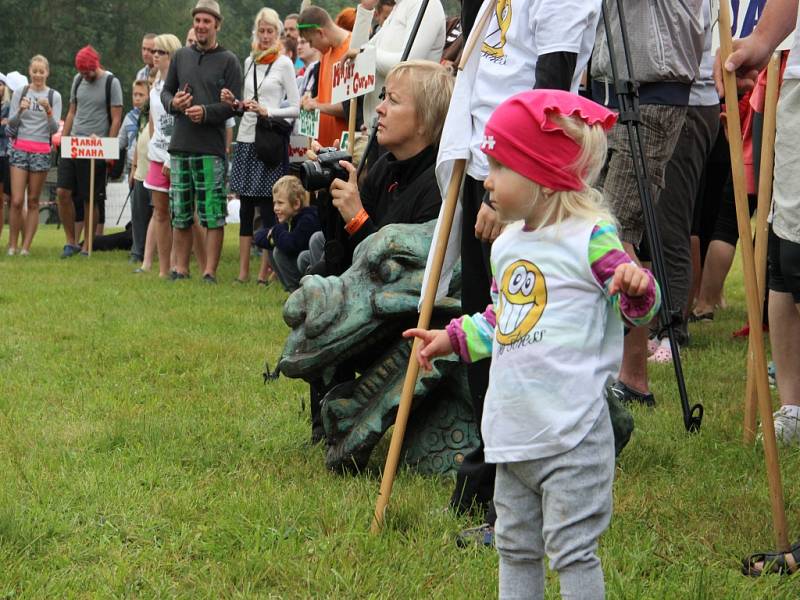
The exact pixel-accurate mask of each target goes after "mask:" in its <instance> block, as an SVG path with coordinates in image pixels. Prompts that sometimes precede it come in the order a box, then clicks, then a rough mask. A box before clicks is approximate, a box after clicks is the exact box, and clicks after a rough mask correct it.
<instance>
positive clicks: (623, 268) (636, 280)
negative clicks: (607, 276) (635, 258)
mask: <svg viewBox="0 0 800 600" xmlns="http://www.w3.org/2000/svg"><path fill="white" fill-rule="evenodd" d="M649 286H650V277H649V276H648V274H647V272H646V271H645V270H644V269H642V268H641V267H639V266H637V265H636V264H635V263H632V262H629V263H624V264H621V265H619V266H618V267H617V268H616V269H615V270H614V279H612V280H611V286H610V287H609V288H608V293H609V294H611V295H612V296H613V295H614V294H616V293H618V292H622V293H623V294H625V295H626V296H630V297H632V298H635V297H636V296H644V295H645V294H646V293H647V288H648V287H649Z"/></svg>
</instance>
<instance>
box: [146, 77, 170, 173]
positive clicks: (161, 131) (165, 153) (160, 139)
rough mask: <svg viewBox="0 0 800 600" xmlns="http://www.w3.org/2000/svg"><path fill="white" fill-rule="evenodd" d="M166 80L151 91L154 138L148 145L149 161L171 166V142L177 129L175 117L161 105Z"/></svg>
mask: <svg viewBox="0 0 800 600" xmlns="http://www.w3.org/2000/svg"><path fill="white" fill-rule="evenodd" d="M163 89H164V80H163V79H159V80H158V81H156V82H155V84H153V89H151V90H150V118H151V119H153V136H152V137H151V138H150V143H149V144H148V145H147V159H148V160H151V161H154V162H159V163H166V164H169V141H170V139H171V138H172V130H173V129H174V127H175V117H173V116H172V115H171V114H169V113H168V112H167V111H166V110H164V105H163V104H162V103H161V90H163Z"/></svg>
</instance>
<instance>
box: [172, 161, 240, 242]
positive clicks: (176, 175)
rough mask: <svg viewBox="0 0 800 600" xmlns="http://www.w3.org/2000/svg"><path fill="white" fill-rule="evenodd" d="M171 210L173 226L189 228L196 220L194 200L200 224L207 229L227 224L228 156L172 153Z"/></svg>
mask: <svg viewBox="0 0 800 600" xmlns="http://www.w3.org/2000/svg"><path fill="white" fill-rule="evenodd" d="M169 162H170V189H169V210H170V213H171V215H172V226H173V227H175V228H176V229H187V228H188V227H191V226H192V223H193V222H194V209H195V203H196V205H197V214H198V216H199V217H200V224H201V225H202V226H203V227H207V228H208V229H217V228H219V227H223V226H224V225H225V217H226V215H227V212H228V203H227V198H226V196H225V159H224V158H222V157H221V156H209V155H193V154H172V155H171V156H170V161H169Z"/></svg>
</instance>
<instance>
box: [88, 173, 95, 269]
mask: <svg viewBox="0 0 800 600" xmlns="http://www.w3.org/2000/svg"><path fill="white" fill-rule="evenodd" d="M89 160H90V161H91V162H90V163H89V215H88V218H87V219H86V244H87V248H88V251H89V256H91V255H92V244H93V243H94V159H93V158H90V159H89Z"/></svg>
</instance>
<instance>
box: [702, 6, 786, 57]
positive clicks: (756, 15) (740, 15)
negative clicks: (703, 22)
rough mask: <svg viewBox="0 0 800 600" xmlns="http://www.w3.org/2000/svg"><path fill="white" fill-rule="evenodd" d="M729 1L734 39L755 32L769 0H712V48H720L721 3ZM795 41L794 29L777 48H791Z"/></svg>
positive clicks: (713, 49) (714, 50)
mask: <svg viewBox="0 0 800 600" xmlns="http://www.w3.org/2000/svg"><path fill="white" fill-rule="evenodd" d="M720 2H727V3H728V9H729V10H730V15H731V29H732V31H731V34H732V35H733V39H735V40H736V39H739V38H743V37H747V36H748V35H750V34H751V33H753V29H755V26H756V25H757V24H758V21H759V19H761V15H762V14H763V12H764V7H765V6H766V4H767V0H711V15H712V18H713V19H714V24H713V28H714V34H713V37H712V41H711V50H712V52H714V53H716V52H717V50H719V3H720ZM793 42H794V31H792V33H790V34H789V35H788V36H787V38H786V39H785V40H783V42H781V43H780V45H779V46H778V47H777V48H776V50H791V48H792V43H793Z"/></svg>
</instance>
